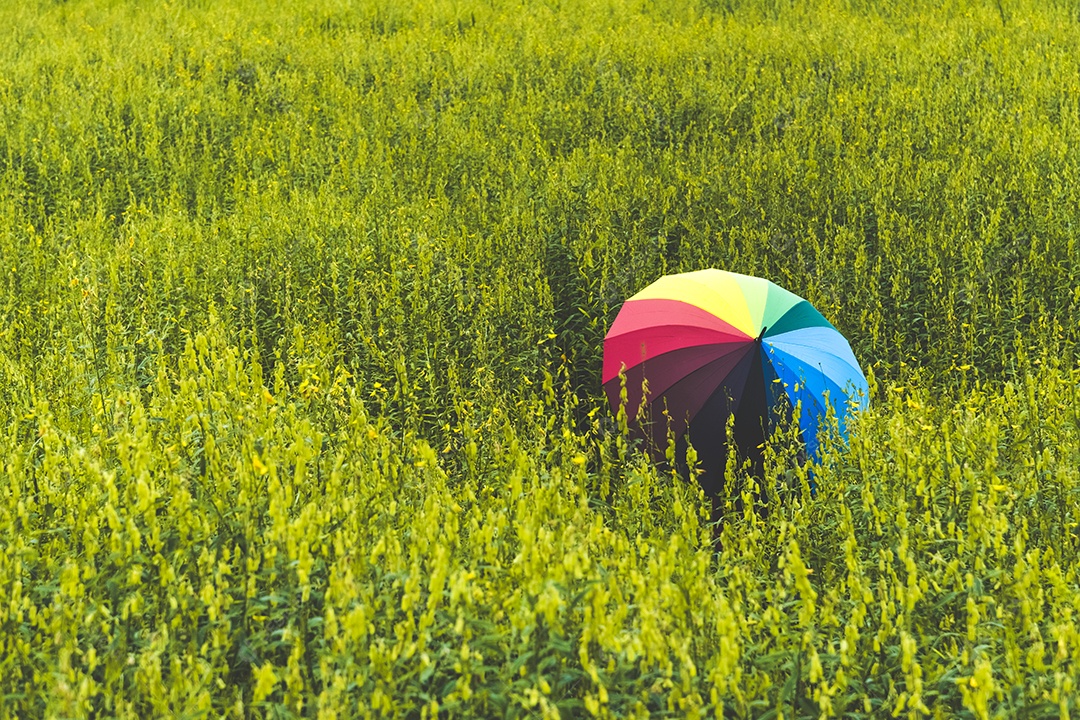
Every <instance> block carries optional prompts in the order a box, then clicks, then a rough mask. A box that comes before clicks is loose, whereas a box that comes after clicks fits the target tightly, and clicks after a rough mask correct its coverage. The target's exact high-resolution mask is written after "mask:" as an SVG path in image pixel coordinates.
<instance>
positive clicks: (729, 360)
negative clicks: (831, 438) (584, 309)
mask: <svg viewBox="0 0 1080 720" xmlns="http://www.w3.org/2000/svg"><path fill="white" fill-rule="evenodd" d="M620 373H623V374H625V378H626V389H627V395H628V398H627V405H628V407H627V412H628V413H629V414H631V415H633V414H634V411H635V410H636V409H637V408H638V407H639V406H641V405H642V404H643V403H644V405H645V406H646V407H647V408H650V409H651V411H652V412H651V415H652V425H651V428H650V429H649V433H650V434H651V435H652V437H653V440H654V441H656V444H657V446H659V447H663V446H664V445H665V444H666V442H665V441H666V434H667V432H668V422H670V425H671V430H672V431H673V432H674V433H675V435H676V436H681V435H682V434H683V433H685V432H686V431H687V430H689V434H690V439H691V441H692V442H693V443H694V446H695V448H696V449H697V450H698V454H699V457H700V458H701V461H702V464H703V466H704V467H705V468H706V469H708V468H709V466H710V464H715V463H717V462H722V459H723V457H724V451H723V447H724V446H725V444H726V427H727V421H728V418H729V416H731V415H734V426H733V434H734V438H733V439H734V441H735V445H736V446H737V447H740V448H757V447H758V446H759V445H760V444H761V443H762V442H764V439H765V437H766V436H767V434H768V431H769V426H770V424H771V422H773V421H774V420H775V419H776V418H777V416H778V415H779V414H783V413H785V412H790V409H791V408H798V409H799V417H798V422H799V427H800V430H801V434H802V438H803V441H804V442H805V444H806V451H807V454H808V455H809V456H810V457H814V458H816V457H817V453H818V449H819V446H820V438H819V427H820V423H821V420H822V418H823V417H824V416H825V415H826V412H827V410H826V408H827V407H829V406H831V407H832V409H833V411H834V412H835V414H836V418H837V421H838V424H839V428H840V432H841V434H843V433H845V432H846V420H847V417H848V416H849V414H850V413H851V412H852V411H853V410H855V409H858V408H862V407H865V406H866V403H867V384H866V378H865V377H864V376H863V373H862V370H861V369H860V368H859V363H858V361H857V360H856V359H855V356H854V354H853V353H852V351H851V347H850V346H849V345H848V342H847V340H846V339H845V338H844V337H843V335H841V334H840V333H839V332H838V331H837V330H836V328H834V327H833V326H832V325H831V324H830V323H829V322H828V321H827V320H826V319H825V318H824V316H822V314H821V313H820V312H818V311H817V310H816V309H815V308H814V307H813V306H812V305H811V304H810V303H809V302H807V301H806V300H804V299H802V298H800V297H799V296H797V295H795V294H793V293H791V292H788V291H787V290H784V289H783V288H781V287H780V286H778V285H775V284H774V283H771V282H769V281H768V280H764V279H761V278H755V277H750V276H747V275H740V274H737V273H731V272H726V271H723V270H699V271H696V272H690V273H683V274H679V275H667V276H665V277H662V278H660V279H659V280H657V281H656V282H654V283H653V284H651V285H649V286H648V287H646V288H645V289H644V290H642V291H641V292H639V293H638V294H636V295H634V296H633V297H631V298H630V299H629V300H627V301H626V302H625V303H624V304H623V307H622V309H621V310H620V311H619V314H618V316H617V317H616V318H615V322H614V323H613V324H612V326H611V329H610V330H609V331H608V334H607V337H606V339H605V341H604V368H603V384H604V390H605V392H606V393H607V395H608V398H609V400H610V402H611V405H612V407H613V408H615V409H616V410H617V409H618V406H619V402H620V399H619V398H620V389H621V386H622V379H621V377H620ZM643 381H647V392H646V394H643V393H642V384H643ZM785 408H786V410H785ZM663 412H666V415H667V420H665V421H663V422H661V421H660V420H661V419H662V418H661V413H663ZM714 474H715V473H714ZM706 490H707V491H710V488H708V487H706Z"/></svg>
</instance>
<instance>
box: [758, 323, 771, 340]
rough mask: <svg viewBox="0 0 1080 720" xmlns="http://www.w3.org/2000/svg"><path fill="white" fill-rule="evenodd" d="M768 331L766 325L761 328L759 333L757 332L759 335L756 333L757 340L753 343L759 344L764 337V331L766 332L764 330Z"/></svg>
mask: <svg viewBox="0 0 1080 720" xmlns="http://www.w3.org/2000/svg"><path fill="white" fill-rule="evenodd" d="M768 329H769V326H768V325H766V326H765V327H763V328H761V332H759V333H758V336H757V339H756V341H755V342H761V338H763V337H764V336H765V331H766V330H768Z"/></svg>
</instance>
